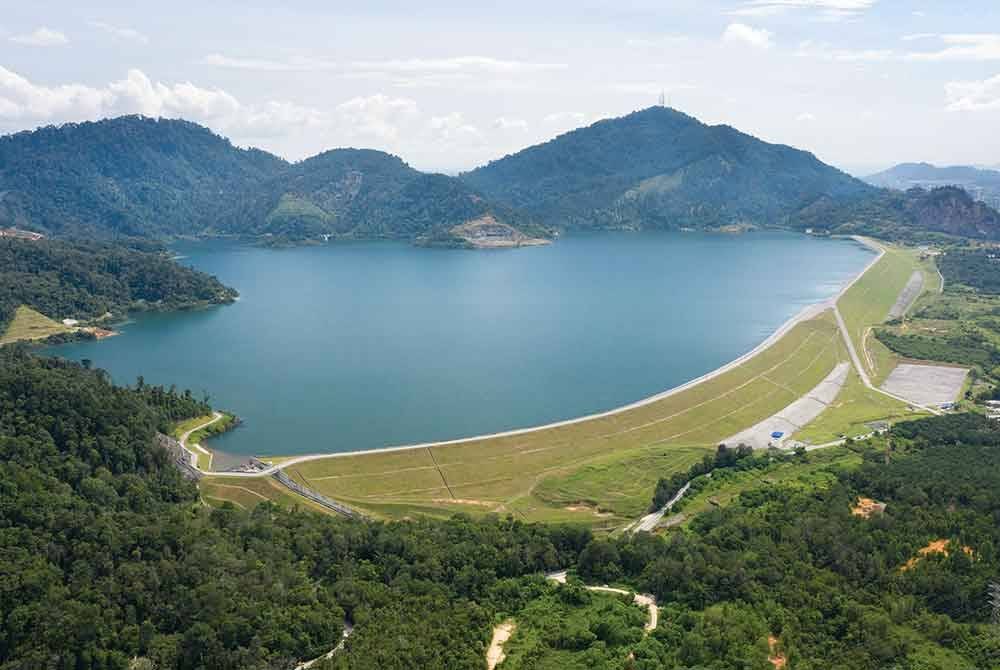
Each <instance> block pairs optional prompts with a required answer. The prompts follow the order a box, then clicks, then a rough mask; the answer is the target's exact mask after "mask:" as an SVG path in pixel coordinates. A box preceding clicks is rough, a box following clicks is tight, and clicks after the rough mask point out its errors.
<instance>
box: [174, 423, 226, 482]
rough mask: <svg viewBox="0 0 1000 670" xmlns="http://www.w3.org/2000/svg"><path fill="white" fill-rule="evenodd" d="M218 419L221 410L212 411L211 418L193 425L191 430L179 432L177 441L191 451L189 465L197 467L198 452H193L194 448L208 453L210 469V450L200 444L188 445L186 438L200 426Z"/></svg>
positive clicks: (204, 426) (206, 425) (210, 466)
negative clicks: (179, 435)
mask: <svg viewBox="0 0 1000 670" xmlns="http://www.w3.org/2000/svg"><path fill="white" fill-rule="evenodd" d="M220 419H222V413H221V412H212V418H211V419H209V420H208V421H205V422H204V423H201V424H199V425H197V426H195V427H194V428H192V429H191V430H189V431H187V432H186V433H183V434H181V439H180V440H179V442H180V443H181V446H182V447H184V448H185V449H186V450H187V451H188V452H190V453H191V465H193V466H194V467H195V468H198V454H197V453H195V451H196V450H197V451H200V452H201V453H203V454H207V455H208V468H209V470H211V469H212V452H210V451H209V450H208V449H206V448H204V447H203V446H201V445H200V444H195V445H192V446H193V448H192V447H189V446H188V443H187V441H188V438H190V437H191V435H193V434H194V433H195V432H197V431H199V430H201V429H202V428H206V427H208V426H211V425H212V424H213V423H215V422H216V421H219V420H220ZM198 469H200V468H198Z"/></svg>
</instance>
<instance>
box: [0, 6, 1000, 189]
mask: <svg viewBox="0 0 1000 670" xmlns="http://www.w3.org/2000/svg"><path fill="white" fill-rule="evenodd" d="M2 4H3V5H4V10H3V12H2V13H0V133H9V132H15V131H19V130H27V129H33V128H37V127H39V126H42V125H49V124H60V123H65V122H69V121H83V120H91V119H98V118H103V117H109V116H117V115H121V114H136V113H137V114H144V115H147V116H153V117H168V118H185V119H188V120H191V121H195V122H197V123H201V124H203V125H206V126H208V127H210V128H212V129H213V130H215V131H216V132H218V133H220V134H222V135H225V136H226V137H229V138H230V139H231V140H232V141H233V142H234V143H235V144H237V145H240V146H257V147H260V148H263V149H266V150H268V151H271V152H274V153H276V154H278V155H280V156H283V157H285V158H287V159H289V160H300V159H303V158H306V157H308V156H310V155H314V154H316V153H319V152H321V151H324V150H327V149H331V148H335V147H342V146H353V147H370V148H376V149H382V150H385V151H389V152H392V153H394V154H397V155H399V156H401V157H402V158H403V159H404V160H406V161H407V162H408V163H410V164H411V165H413V166H414V167H416V168H419V169H423V170H435V171H443V172H449V173H453V172H456V171H459V170H465V169H469V168H471V167H474V166H476V165H479V164H482V163H485V162H487V161H489V160H492V159H496V158H500V157H502V156H504V155H505V154H508V153H512V152H515V151H517V150H519V149H521V148H524V147H526V146H530V145H532V144H537V143H539V142H543V141H546V140H548V139H551V138H552V137H555V136H556V135H558V134H560V133H563V132H566V131H567V130H570V129H572V128H575V127H578V126H582V125H588V124H590V123H593V122H595V121H597V120H599V119H602V118H607V117H616V116H622V115H625V114H628V113H629V112H632V111H634V110H637V109H642V108H645V107H649V106H651V105H653V104H656V102H657V98H658V97H659V95H660V93H661V91H662V92H664V94H665V96H666V98H667V101H668V103H669V104H670V106H672V107H675V108H677V109H679V110H681V111H683V112H686V113H688V114H690V115H692V116H695V117H697V118H699V119H700V120H702V121H704V122H705V123H711V124H718V123H724V124H729V125H731V126H734V127H736V128H738V129H740V130H742V131H744V132H747V133H750V134H752V135H755V136H757V137H760V138H761V139H764V140H767V141H770V142H780V143H784V144H791V145H793V146H796V147H799V148H802V149H806V150H808V151H812V152H813V153H815V154H816V155H817V156H818V157H819V158H821V159H822V160H825V161H827V162H829V163H831V164H833V165H836V166H838V167H840V168H842V169H845V170H847V171H849V172H852V173H855V174H867V173H870V172H874V171H877V170H880V169H883V168H885V167H888V166H890V165H892V164H895V163H898V162H903V161H918V160H926V161H929V162H933V163H938V164H977V165H991V166H1000V2H997V0H951V1H946V0H922V1H913V2H911V1H908V0H637V1H629V0H618V1H617V2H597V1H595V0H573V1H572V2H568V1H558V2H545V1H544V0H535V1H533V2H524V1H521V0H506V1H505V2H503V3H489V4H490V5H491V6H490V7H483V6H476V5H481V4H486V3H475V2H468V1H467V0H465V1H461V2H459V1H440V0H423V1H422V2H419V3H414V2H388V1H382V0H362V1H360V2H359V1H357V0H354V1H352V2H343V1H341V0H326V1H320V0H316V1H299V2H295V1H287V0H286V1H285V2H282V3H276V2H261V1H259V0H240V1H239V2H235V1H230V0H210V1H208V2H206V1H205V0H201V1H200V2H193V1H191V0H172V1H171V2H170V3H155V5H154V4H153V3H148V2H135V1H134V0H133V1H132V2H123V1H107V0H105V1H101V0H88V2H85V3H81V2H78V1H76V0H72V1H71V0H62V1H59V2H52V1H49V2H46V1H45V0H34V1H33V2H12V1H11V0H5V1H4V2H3V3H2ZM279 4H280V5H281V6H280V7H278V6H276V5H279ZM142 5H145V6H142Z"/></svg>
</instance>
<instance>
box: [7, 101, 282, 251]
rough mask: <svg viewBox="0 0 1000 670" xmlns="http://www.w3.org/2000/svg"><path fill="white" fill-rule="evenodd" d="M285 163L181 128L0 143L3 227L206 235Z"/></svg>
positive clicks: (97, 129)
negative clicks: (233, 203) (237, 198)
mask: <svg viewBox="0 0 1000 670" xmlns="http://www.w3.org/2000/svg"><path fill="white" fill-rule="evenodd" d="M286 167H287V163H286V162H285V161H283V160H281V159H280V158H278V157H276V156H272V155H271V154H268V153H266V152H264V151H260V150H258V149H239V148H237V147H234V146H233V145H232V144H231V143H230V142H229V141H228V140H226V139H224V138H222V137H219V136H218V135H216V134H214V133H212V132H211V131H210V130H208V129H206V128H203V127H201V126H199V125H197V124H194V123H189V122H187V121H172V120H163V119H149V118H144V117H139V116H125V117H119V118H115V119H108V120H104V121H97V122H94V123H71V124H66V125H63V126H58V127H56V126H49V127H45V128H40V129H38V130H36V131H33V132H22V133H17V134H15V135H8V136H5V137H0V227H4V226H15V227H18V228H28V229H31V230H36V231H40V232H44V233H49V234H56V235H97V236H101V237H108V236H136V237H166V236H171V235H180V234H198V233H202V232H205V231H207V230H211V229H212V228H213V227H214V220H215V218H216V217H217V216H219V215H220V214H221V212H222V211H223V210H224V209H225V207H227V206H228V203H229V198H230V197H232V196H233V195H234V194H235V193H238V192H242V191H244V190H245V189H246V188H247V186H248V184H254V183H257V182H260V181H262V180H263V179H265V178H267V177H270V176H272V175H275V174H277V173H278V172H280V171H281V170H284V169H285V168H286Z"/></svg>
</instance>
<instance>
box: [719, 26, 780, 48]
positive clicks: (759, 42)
mask: <svg viewBox="0 0 1000 670" xmlns="http://www.w3.org/2000/svg"><path fill="white" fill-rule="evenodd" d="M772 37H773V35H772V34H771V32H770V31H768V30H764V29H763V28H754V27H752V26H748V25H747V24H745V23H730V24H729V25H728V26H726V30H725V32H723V33H722V39H723V41H725V42H737V43H742V44H749V45H750V46H752V47H754V48H757V49H768V48H770V47H771V46H772V42H771V38H772Z"/></svg>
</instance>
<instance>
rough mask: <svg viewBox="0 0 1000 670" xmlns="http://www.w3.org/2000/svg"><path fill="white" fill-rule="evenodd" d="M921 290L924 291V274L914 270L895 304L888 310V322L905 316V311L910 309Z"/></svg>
mask: <svg viewBox="0 0 1000 670" xmlns="http://www.w3.org/2000/svg"><path fill="white" fill-rule="evenodd" d="M922 290H924V273H923V272H921V271H920V270H914V272H913V274H912V275H910V280H909V281H908V282H906V286H904V287H903V290H902V291H900V293H899V297H898V298H896V304H895V305H893V306H892V309H890V310H889V320H890V321H891V320H893V319H898V318H899V317H901V316H903V315H904V314H906V310H908V309H910V305H912V304H913V301H914V300H916V299H917V296H919V295H920V292H921V291H922Z"/></svg>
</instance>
